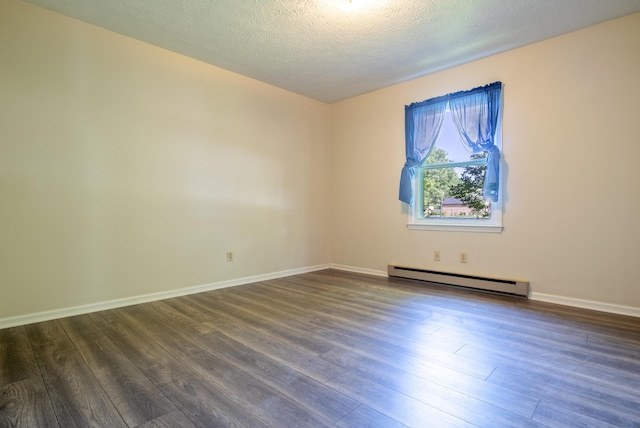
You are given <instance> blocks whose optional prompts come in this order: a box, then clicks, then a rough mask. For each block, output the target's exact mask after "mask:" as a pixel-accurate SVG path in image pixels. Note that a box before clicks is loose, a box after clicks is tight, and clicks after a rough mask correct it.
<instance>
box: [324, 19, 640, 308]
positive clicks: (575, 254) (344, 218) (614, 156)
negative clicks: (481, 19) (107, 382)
mask: <svg viewBox="0 0 640 428" xmlns="http://www.w3.org/2000/svg"><path fill="white" fill-rule="evenodd" d="M497 80H500V81H502V82H503V83H504V116H503V119H504V125H503V144H504V161H505V162H506V168H505V172H506V174H505V176H506V193H505V200H506V203H505V210H504V232H503V233H501V234H499V235H498V234H478V233H460V232H453V233H451V232H430V231H409V230H407V229H406V226H405V225H406V221H407V217H406V210H405V209H404V208H403V206H402V204H401V203H400V202H398V201H397V192H398V181H399V176H400V169H401V167H402V164H403V162H404V158H403V156H404V146H403V144H404V142H403V135H404V130H403V128H404V122H403V120H404V119H403V117H404V116H403V115H404V109H403V106H404V105H406V104H409V103H411V102H415V101H422V100H424V99H427V98H430V97H433V96H437V95H442V94H446V93H449V92H453V91H458V90H463V89H470V88H473V87H476V86H479V85H484V84H487V83H490V82H494V81H497ZM331 107H332V109H331V121H332V126H331V150H330V152H331V161H330V165H331V186H330V189H331V195H332V198H333V199H332V203H331V207H332V210H331V224H330V229H331V233H332V235H331V260H332V262H333V263H336V264H340V265H345V266H352V267H357V268H361V269H371V270H374V271H384V270H386V265H387V264H388V263H397V264H404V265H410V266H418V267H426V268H432V269H441V270H452V271H458V272H468V273H476V274H486V275H497V276H501V277H507V278H509V277H512V278H519V279H525V280H530V281H531V287H532V290H533V291H534V293H538V295H539V296H540V293H542V294H551V295H556V296H562V297H566V298H572V299H586V300H594V301H598V302H603V303H609V304H613V305H622V306H630V307H635V308H640V286H639V285H638V284H639V282H638V276H637V269H636V268H637V265H638V256H639V255H640V223H638V216H639V215H640V191H639V190H638V187H639V185H640V167H639V166H638V159H640V127H639V125H638V123H639V120H640V14H635V15H632V16H629V17H626V18H622V19H619V20H615V21H611V22H607V23H604V24H602V25H599V26H595V27H591V28H588V29H585V30H582V31H578V32H574V33H570V34H567V35H564V36H560V37H557V38H554V39H550V40H546V41H543V42H540V43H536V44H534V45H530V46H527V47H524V48H520V49H516V50H512V51H509V52H506V53H503V54H500V55H496V56H493V57H490V58H486V59H483V60H479V61H474V62H472V63H469V64H466V65H462V66H459V67H456V68H453V69H449V70H446V71H443V72H440V73H436V74H432V75H429V76H426V77H423V78H418V79H415V80H412V81H410V82H406V83H403V84H399V85H396V86H393V87H389V88H386V89H383V90H379V91H376V92H372V93H369V94H365V95H362V96H359V97H355V98H352V99H349V100H346V101H343V102H340V103H337V104H333V105H332V106H331ZM434 250H440V251H441V253H442V261H440V262H439V263H438V262H434V261H433V251H434ZM461 251H466V252H468V259H469V262H468V264H466V265H463V264H460V263H459V262H458V254H459V252H461Z"/></svg>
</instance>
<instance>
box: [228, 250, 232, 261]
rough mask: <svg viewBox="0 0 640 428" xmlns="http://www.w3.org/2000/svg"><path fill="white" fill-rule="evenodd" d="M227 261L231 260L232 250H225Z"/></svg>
mask: <svg viewBox="0 0 640 428" xmlns="http://www.w3.org/2000/svg"><path fill="white" fill-rule="evenodd" d="M227 261H228V262H232V261H233V251H227Z"/></svg>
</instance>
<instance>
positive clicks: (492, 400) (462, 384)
mask: <svg viewBox="0 0 640 428" xmlns="http://www.w3.org/2000/svg"><path fill="white" fill-rule="evenodd" d="M322 358H324V359H327V360H329V361H332V362H334V363H335V364H336V365H339V366H341V367H344V368H345V369H346V370H349V371H350V372H352V373H354V374H357V375H359V376H361V377H365V378H372V379H375V381H376V382H377V383H379V384H381V385H384V386H387V387H389V388H392V389H394V390H395V391H398V392H401V393H403V394H406V395H409V396H411V397H413V398H416V399H421V397H422V395H421V394H422V391H421V389H423V390H425V391H429V390H431V391H434V390H438V389H439V388H438V387H437V386H435V385H431V384H432V383H436V384H438V385H440V386H441V387H445V388H448V389H451V390H452V391H456V392H458V393H460V394H462V395H464V396H468V397H471V398H475V399H477V400H481V401H484V402H486V403H488V404H491V405H493V406H496V407H500V408H501V409H503V410H506V411H508V412H510V413H515V414H517V415H519V416H523V417H525V418H530V417H531V415H532V414H533V412H534V411H535V409H536V406H537V405H538V402H539V399H537V398H534V397H531V396H528V395H525V394H522V393H519V392H517V391H515V390H513V389H508V388H504V387H502V386H499V385H496V384H493V383H491V382H487V381H484V380H481V379H477V378H475V377H473V376H469V375H466V374H464V373H460V372H458V371H455V370H451V369H447V368H445V367H441V366H437V365H432V364H424V363H423V362H421V361H417V362H416V363H414V364H406V365H403V364H397V363H394V362H393V361H392V360H391V361H389V363H381V362H380V361H377V360H373V359H371V358H369V357H365V356H362V355H359V354H357V353H354V352H350V351H346V350H344V349H340V348H336V349H334V350H333V351H331V352H328V353H326V354H323V355H322ZM407 387H411V389H410V390H407ZM413 390H415V391H418V393H417V394H414V393H413V392H412V391H413ZM441 395H442V394H441ZM454 402H456V403H457V401H456V400H454Z"/></svg>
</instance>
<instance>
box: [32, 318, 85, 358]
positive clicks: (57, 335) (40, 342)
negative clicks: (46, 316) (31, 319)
mask: <svg viewBox="0 0 640 428" xmlns="http://www.w3.org/2000/svg"><path fill="white" fill-rule="evenodd" d="M26 329H27V333H28V334H29V339H30V341H31V346H32V349H33V352H34V353H35V355H36V357H37V358H46V357H50V356H51V355H52V354H53V353H61V352H68V351H74V350H75V348H74V347H73V344H72V343H71V341H70V340H69V337H68V336H67V333H66V332H65V331H64V329H63V328H62V325H60V321H58V320H53V321H47V322H40V323H36V324H30V325H28V326H26Z"/></svg>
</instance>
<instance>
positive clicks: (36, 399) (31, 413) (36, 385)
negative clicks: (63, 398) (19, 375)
mask: <svg viewBox="0 0 640 428" xmlns="http://www.w3.org/2000/svg"><path fill="white" fill-rule="evenodd" d="M0 426H1V427H7V428H9V427H42V428H45V427H46V428H48V427H51V428H54V427H58V426H59V425H58V421H57V419H56V415H55V413H54V412H53V407H52V406H51V402H50V401H49V395H48V394H47V391H46V389H45V386H44V383H43V381H42V378H41V377H40V376H38V377H32V378H29V379H26V380H22V381H20V382H14V383H11V384H9V385H5V386H2V387H0Z"/></svg>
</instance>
